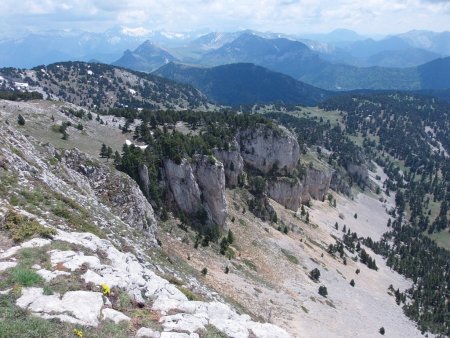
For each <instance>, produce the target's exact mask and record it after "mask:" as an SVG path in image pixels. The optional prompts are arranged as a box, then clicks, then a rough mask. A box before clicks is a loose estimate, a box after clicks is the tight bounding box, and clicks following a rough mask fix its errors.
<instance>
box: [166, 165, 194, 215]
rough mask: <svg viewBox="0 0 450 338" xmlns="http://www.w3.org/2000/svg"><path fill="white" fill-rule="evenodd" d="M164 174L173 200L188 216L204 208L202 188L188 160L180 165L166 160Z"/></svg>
mask: <svg viewBox="0 0 450 338" xmlns="http://www.w3.org/2000/svg"><path fill="white" fill-rule="evenodd" d="M164 172H165V175H166V179H167V183H168V185H169V187H170V191H171V192H172V195H173V198H174V200H175V202H176V204H177V205H178V207H179V208H180V209H181V210H182V211H184V212H185V213H188V214H195V213H196V212H197V211H199V210H200V209H201V207H202V202H201V198H200V194H201V193H200V188H199V187H198V184H197V180H196V178H195V176H194V170H193V168H192V166H191V164H190V163H189V161H188V160H187V159H182V161H181V163H180V164H177V163H175V162H174V161H172V160H170V159H166V160H164Z"/></svg>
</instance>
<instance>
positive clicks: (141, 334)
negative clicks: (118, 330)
mask: <svg viewBox="0 0 450 338" xmlns="http://www.w3.org/2000/svg"><path fill="white" fill-rule="evenodd" d="M160 336H161V333H160V332H157V331H154V330H152V329H150V328H148V327H141V328H140V329H139V330H137V332H136V337H137V338H160Z"/></svg>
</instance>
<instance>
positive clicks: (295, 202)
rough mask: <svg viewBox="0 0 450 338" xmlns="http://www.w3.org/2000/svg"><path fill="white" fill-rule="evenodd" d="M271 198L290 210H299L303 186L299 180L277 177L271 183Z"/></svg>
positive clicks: (269, 192)
mask: <svg viewBox="0 0 450 338" xmlns="http://www.w3.org/2000/svg"><path fill="white" fill-rule="evenodd" d="M267 192H268V194H269V196H270V197H271V198H272V199H274V200H275V201H277V202H278V203H280V204H282V205H284V206H285V207H286V208H288V209H290V210H297V209H298V208H299V207H300V205H301V204H302V195H303V185H302V184H301V183H300V180H299V179H298V178H290V177H277V178H276V179H274V180H271V181H269V184H268V186H267Z"/></svg>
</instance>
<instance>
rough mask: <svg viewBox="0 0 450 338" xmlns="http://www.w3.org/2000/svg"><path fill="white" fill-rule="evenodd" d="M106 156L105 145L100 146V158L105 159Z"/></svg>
mask: <svg viewBox="0 0 450 338" xmlns="http://www.w3.org/2000/svg"><path fill="white" fill-rule="evenodd" d="M107 155H108V148H107V147H106V144H104V143H103V144H102V148H101V149H100V157H101V158H105V157H106V156H107Z"/></svg>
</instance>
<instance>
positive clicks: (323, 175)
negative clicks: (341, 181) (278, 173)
mask: <svg viewBox="0 0 450 338" xmlns="http://www.w3.org/2000/svg"><path fill="white" fill-rule="evenodd" d="M331 177H332V171H331V170H328V169H323V170H320V169H315V168H308V169H307V170H306V174H305V176H304V177H303V179H302V180H299V179H298V178H297V177H294V178H292V177H277V178H275V179H273V180H270V181H269V182H268V187H267V192H268V194H269V196H270V197H271V198H272V199H274V200H275V201H277V202H278V203H280V204H282V205H284V206H285V207H286V208H288V209H291V210H294V211H297V209H298V208H299V207H300V205H301V204H302V203H306V202H308V201H309V200H310V199H311V198H313V199H317V200H323V199H324V198H325V195H326V193H327V191H328V189H329V188H330V182H331Z"/></svg>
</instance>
